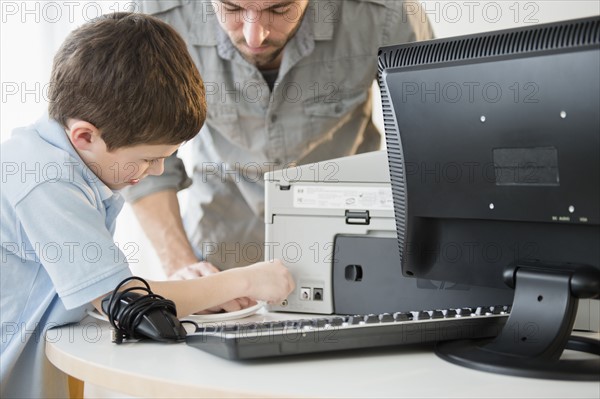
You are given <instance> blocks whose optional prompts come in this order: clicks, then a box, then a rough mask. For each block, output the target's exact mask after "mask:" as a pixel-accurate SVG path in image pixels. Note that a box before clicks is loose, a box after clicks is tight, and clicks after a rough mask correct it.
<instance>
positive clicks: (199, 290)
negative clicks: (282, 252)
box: [93, 260, 294, 317]
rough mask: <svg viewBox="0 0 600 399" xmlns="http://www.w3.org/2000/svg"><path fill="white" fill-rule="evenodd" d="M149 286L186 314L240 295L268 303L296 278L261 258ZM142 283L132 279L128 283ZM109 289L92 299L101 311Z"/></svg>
mask: <svg viewBox="0 0 600 399" xmlns="http://www.w3.org/2000/svg"><path fill="white" fill-rule="evenodd" d="M148 283H149V284H150V289H151V290H152V291H153V292H154V293H155V294H158V295H161V296H163V297H165V298H167V299H170V300H172V301H173V302H175V306H176V307H177V316H178V317H184V316H187V315H190V314H192V313H197V312H199V311H201V310H205V309H207V308H211V307H214V306H216V305H219V304H221V303H224V302H227V301H230V300H232V299H235V298H239V297H250V298H253V299H257V300H262V301H266V302H269V303H275V302H280V301H282V300H284V299H285V298H286V297H287V296H288V295H289V294H290V292H292V291H293V289H294V281H293V280H292V277H291V274H290V272H289V271H288V269H287V268H286V267H285V266H283V264H282V263H281V261H279V260H274V261H271V262H260V263H256V264H254V265H251V266H247V267H241V268H236V269H230V270H226V271H223V272H220V273H216V274H212V275H210V276H206V277H202V278H197V279H192V280H171V281H150V282H148ZM133 285H136V286H142V284H141V283H140V282H137V281H133V282H132V283H131V284H128V285H126V287H131V286H133ZM108 294H109V293H107V294H105V295H103V296H101V297H98V298H96V299H95V300H94V301H93V304H94V306H95V307H96V309H97V310H98V311H99V312H101V313H103V312H102V307H101V301H102V298H104V297H105V296H106V295H108Z"/></svg>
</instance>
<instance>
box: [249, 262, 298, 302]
mask: <svg viewBox="0 0 600 399" xmlns="http://www.w3.org/2000/svg"><path fill="white" fill-rule="evenodd" d="M245 269H246V270H245V271H247V273H248V274H247V275H248V281H249V288H248V289H249V293H248V296H249V297H250V298H255V299H258V300H262V301H265V302H267V303H269V304H273V303H279V302H281V301H283V300H284V299H286V298H287V296H288V295H289V294H290V293H291V292H292V291H293V290H294V287H295V284H294V280H293V278H292V274H291V273H290V271H289V270H288V269H287V268H286V267H285V266H284V265H283V263H282V262H281V260H279V259H275V260H272V261H270V262H259V263H255V264H254V265H251V266H247V267H246V268H245Z"/></svg>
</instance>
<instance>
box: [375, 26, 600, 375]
mask: <svg viewBox="0 0 600 399" xmlns="http://www.w3.org/2000/svg"><path fill="white" fill-rule="evenodd" d="M379 85H380V88H381V97H382V106H383V119H384V127H385V136H386V144H387V153H388V161H389V168H390V175H391V180H392V192H393V199H394V211H395V217H396V226H397V234H398V243H399V251H400V257H401V263H402V271H403V273H404V275H406V276H413V277H418V278H425V279H432V280H443V281H451V282H455V283H468V284H474V285H482V286H490V287H498V286H501V285H503V284H508V285H509V286H511V287H514V288H515V297H514V302H513V306H512V311H511V314H510V317H509V319H508V321H507V323H506V325H505V328H504V330H503V331H502V333H501V334H500V335H499V336H498V337H497V338H496V339H494V340H493V341H491V342H448V343H443V344H440V345H438V347H437V349H436V350H437V353H438V355H440V356H441V357H443V358H445V359H447V360H449V361H451V362H454V363H457V364H461V365H464V366H468V367H472V368H477V369H481V370H487V371H493V372H498V373H505V374H515V375H521V376H531V377H542V378H565V379H592V380H595V379H598V378H600V377H599V375H600V373H599V372H600V360H599V359H597V358H592V359H585V360H565V359H560V357H561V354H562V352H563V350H564V349H565V347H567V348H570V349H583V350H585V351H592V352H595V353H596V354H598V353H599V352H600V350H599V346H598V344H597V343H595V342H593V341H591V340H587V341H586V340H583V339H578V340H577V339H573V338H570V334H571V330H572V327H573V322H574V319H575V313H576V310H577V302H578V298H598V297H600V288H599V287H600V183H599V182H600V18H598V17H593V18H585V19H578V20H571V21H562V22H557V23H551V24H540V25H533V26H526V27H520V28H516V29H510V30H503V31H496V32H488V33H481V34H475V35H468V36H461V37H452V38H446V39H438V40H431V41H425V42H418V43H409V44H402V45H398V46H389V47H383V48H380V50H379Z"/></svg>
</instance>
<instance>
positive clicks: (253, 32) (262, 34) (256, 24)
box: [244, 11, 269, 48]
mask: <svg viewBox="0 0 600 399" xmlns="http://www.w3.org/2000/svg"><path fill="white" fill-rule="evenodd" d="M260 14H261V13H260V11H252V12H249V13H247V14H246V16H245V18H246V21H244V37H245V39H246V43H247V44H248V47H250V48H257V47H260V46H262V44H263V42H264V41H265V39H266V38H267V36H269V30H268V29H266V28H265V26H264V25H263V23H262V22H261V15H260Z"/></svg>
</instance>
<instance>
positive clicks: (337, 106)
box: [335, 104, 342, 114]
mask: <svg viewBox="0 0 600 399" xmlns="http://www.w3.org/2000/svg"><path fill="white" fill-rule="evenodd" d="M335 112H337V113H338V114H339V113H340V112H342V104H337V105H336V106H335Z"/></svg>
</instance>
